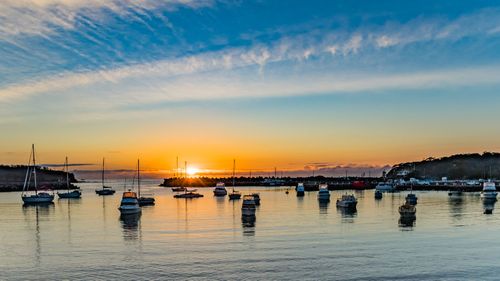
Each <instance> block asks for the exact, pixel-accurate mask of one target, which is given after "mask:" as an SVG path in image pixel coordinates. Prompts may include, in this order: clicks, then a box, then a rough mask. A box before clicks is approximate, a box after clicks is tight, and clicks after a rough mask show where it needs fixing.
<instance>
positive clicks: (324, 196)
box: [318, 184, 330, 201]
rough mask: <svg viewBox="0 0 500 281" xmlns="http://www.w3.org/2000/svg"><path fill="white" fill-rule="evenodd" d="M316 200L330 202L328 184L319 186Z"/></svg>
mask: <svg viewBox="0 0 500 281" xmlns="http://www.w3.org/2000/svg"><path fill="white" fill-rule="evenodd" d="M318 200H319V201H330V191H329V190H328V184H320V185H319V192H318Z"/></svg>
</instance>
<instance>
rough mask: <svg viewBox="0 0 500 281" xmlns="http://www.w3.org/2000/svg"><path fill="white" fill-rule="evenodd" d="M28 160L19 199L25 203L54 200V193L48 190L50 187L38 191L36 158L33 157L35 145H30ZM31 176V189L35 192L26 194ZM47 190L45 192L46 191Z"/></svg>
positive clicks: (40, 202) (50, 201) (41, 202)
mask: <svg viewBox="0 0 500 281" xmlns="http://www.w3.org/2000/svg"><path fill="white" fill-rule="evenodd" d="M29 159H30V160H29V162H28V169H27V171H26V177H25V178H24V185H23V192H22V193H21V199H22V200H23V202H24V203H25V204H50V203H53V201H54V193H53V192H52V194H51V193H49V192H50V190H51V189H49V188H45V191H42V192H39V191H38V182H37V180H36V159H35V145H34V144H32V145H31V154H30V158H29ZM31 164H33V165H31ZM32 176H33V183H34V186H33V191H34V192H35V194H28V191H29V189H30V182H31V177H32ZM46 191H47V192H46Z"/></svg>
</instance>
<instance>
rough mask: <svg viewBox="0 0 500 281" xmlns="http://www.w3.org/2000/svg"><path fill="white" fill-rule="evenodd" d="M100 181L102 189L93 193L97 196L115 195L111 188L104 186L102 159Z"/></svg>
mask: <svg viewBox="0 0 500 281" xmlns="http://www.w3.org/2000/svg"><path fill="white" fill-rule="evenodd" d="M101 181H102V188H101V189H96V190H95V193H97V194H98V195H113V194H115V192H116V191H115V190H114V189H113V188H112V187H110V186H106V185H104V158H102V174H101Z"/></svg>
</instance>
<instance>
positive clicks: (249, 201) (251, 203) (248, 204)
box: [241, 195, 256, 217]
mask: <svg viewBox="0 0 500 281" xmlns="http://www.w3.org/2000/svg"><path fill="white" fill-rule="evenodd" d="M254 198H255V197H254V196H253V195H245V196H243V204H242V205H241V216H242V217H255V209H256V208H255V199H254Z"/></svg>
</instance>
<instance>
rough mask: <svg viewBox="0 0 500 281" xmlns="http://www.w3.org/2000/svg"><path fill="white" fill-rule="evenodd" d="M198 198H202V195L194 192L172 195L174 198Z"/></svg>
mask: <svg viewBox="0 0 500 281" xmlns="http://www.w3.org/2000/svg"><path fill="white" fill-rule="evenodd" d="M199 197H203V194H199V193H196V192H185V193H181V194H176V195H174V198H199Z"/></svg>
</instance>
